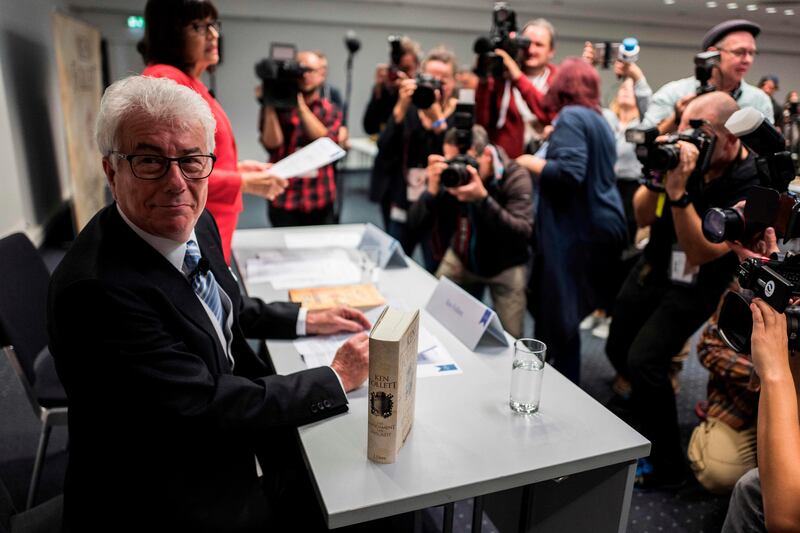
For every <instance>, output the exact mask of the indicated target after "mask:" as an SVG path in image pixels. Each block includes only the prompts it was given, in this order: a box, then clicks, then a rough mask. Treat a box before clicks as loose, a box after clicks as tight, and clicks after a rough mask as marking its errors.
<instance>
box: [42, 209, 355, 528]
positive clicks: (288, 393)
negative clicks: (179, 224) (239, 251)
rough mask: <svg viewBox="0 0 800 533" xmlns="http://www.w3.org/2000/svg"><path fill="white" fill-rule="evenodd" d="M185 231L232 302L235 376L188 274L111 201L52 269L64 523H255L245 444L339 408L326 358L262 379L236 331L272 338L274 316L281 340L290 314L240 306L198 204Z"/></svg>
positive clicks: (256, 491)
mask: <svg viewBox="0 0 800 533" xmlns="http://www.w3.org/2000/svg"><path fill="white" fill-rule="evenodd" d="M196 234H197V240H198V243H199V245H200V250H201V252H202V254H203V256H204V257H206V258H208V260H209V261H210V264H211V270H212V272H213V273H214V276H215V277H216V279H217V280H218V282H219V283H220V285H221V286H222V288H223V289H224V290H225V291H226V292H227V293H228V296H230V298H231V301H232V303H233V309H234V310H235V312H234V317H233V318H234V319H233V328H232V329H233V331H232V333H233V344H232V352H233V354H234V360H235V367H234V368H235V370H234V371H233V372H232V371H231V367H230V364H229V363H228V361H227V359H226V357H225V355H224V353H223V351H222V348H221V346H220V343H219V341H218V339H217V336H216V334H215V333H214V329H213V327H212V325H211V323H210V320H209V318H208V315H207V314H206V312H205V310H204V308H203V306H202V304H201V303H200V301H199V300H198V299H197V297H196V296H195V294H194V292H193V290H192V288H191V286H190V285H189V283H188V281H187V279H186V278H185V277H184V276H183V275H182V274H181V273H180V272H179V271H178V270H177V269H175V268H174V267H173V266H172V265H171V264H170V263H169V262H168V261H167V260H166V259H165V258H164V257H163V256H162V255H161V254H159V253H158V252H157V251H156V250H155V249H153V248H152V247H151V246H150V245H148V244H147V243H146V242H144V241H143V240H142V239H141V238H140V237H139V236H138V235H136V234H135V233H134V232H133V231H132V230H131V229H130V228H129V227H128V226H127V224H125V222H124V221H123V220H122V218H121V217H120V215H119V213H118V212H117V207H116V205H112V206H110V207H107V208H105V209H103V210H102V211H100V213H98V214H97V215H96V216H95V217H94V218H93V219H92V220H91V221H90V222H89V224H88V225H87V226H86V228H84V230H83V231H82V232H81V233H80V235H78V237H77V239H76V240H75V243H74V244H73V246H72V248H71V249H70V251H69V252H68V253H67V255H66V257H65V258H64V260H63V261H62V263H61V264H60V265H59V267H58V269H57V270H56V271H55V273H54V274H53V278H52V282H51V287H50V297H49V330H50V348H51V351H52V353H53V356H54V358H55V361H56V365H57V368H58V373H59V376H60V377H61V380H62V381H63V383H64V387H65V389H66V391H67V396H68V398H69V435H70V450H69V465H68V471H67V479H66V484H65V523H66V524H67V526H68V527H69V528H70V529H71V530H72V531H95V530H105V531H122V530H126V531H127V530H140V531H144V530H153V529H157V530H172V531H244V530H248V531H249V530H254V529H258V530H261V531H266V530H268V526H267V525H268V524H269V522H270V520H271V511H270V509H269V504H268V498H267V497H265V495H264V492H263V490H262V488H261V485H260V483H259V480H258V478H257V477H256V472H255V460H254V452H255V451H256V450H258V449H261V448H262V447H263V446H269V445H270V443H271V442H274V441H275V440H279V439H280V438H282V437H281V435H283V436H284V437H285V434H286V432H287V428H292V427H295V426H298V425H301V424H305V423H308V422H313V421H317V420H321V419H323V418H326V417H328V416H331V415H333V414H337V413H342V412H344V411H346V410H347V400H346V397H345V396H344V394H343V393H342V389H341V386H340V385H339V382H338V380H337V378H336V375H335V374H334V372H333V371H332V370H331V369H330V368H318V369H312V370H307V371H303V372H298V373H296V374H292V375H288V376H275V375H272V376H267V375H266V374H267V373H268V371H267V368H266V366H265V364H264V362H263V361H261V360H260V359H259V358H258V357H257V356H256V355H255V354H254V353H253V352H252V350H251V349H250V348H249V346H248V344H247V342H246V340H245V333H247V334H248V335H251V336H265V335H268V334H270V333H272V334H274V333H275V332H276V327H275V324H276V323H277V324H278V327H277V330H282V332H283V333H284V336H290V335H291V334H292V332H293V330H294V321H295V319H296V316H297V310H296V308H293V307H288V308H285V309H282V310H280V309H279V310H277V311H276V310H275V308H269V307H268V306H267V305H266V304H264V303H263V302H260V301H249V302H247V303H245V302H243V301H242V297H241V296H240V293H239V289H238V286H237V285H236V282H235V280H234V279H233V277H232V276H231V275H230V272H229V270H228V268H227V266H226V265H225V261H224V259H223V256H222V252H221V248H220V239H219V234H218V232H217V229H216V225H215V224H214V221H213V219H212V218H211V216H210V215H209V214H208V213H207V212H206V213H204V214H203V215H202V217H201V218H200V220H199V222H198V224H197V227H196ZM265 317H267V318H265ZM278 317H282V318H280V319H278V320H277V322H276V321H275V319H276V318H278ZM278 332H281V331H278ZM262 467H264V469H265V473H266V474H269V471H270V468H272V467H275V465H274V464H273V465H270V464H267V465H265V464H263V463H262ZM265 527H266V528H267V529H265Z"/></svg>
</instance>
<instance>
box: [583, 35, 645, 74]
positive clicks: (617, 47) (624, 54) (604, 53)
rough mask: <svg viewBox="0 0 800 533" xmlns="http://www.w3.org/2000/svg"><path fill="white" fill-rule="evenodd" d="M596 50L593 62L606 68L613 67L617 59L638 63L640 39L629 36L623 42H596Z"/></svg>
mask: <svg viewBox="0 0 800 533" xmlns="http://www.w3.org/2000/svg"><path fill="white" fill-rule="evenodd" d="M594 50H595V54H594V62H593V64H594V65H595V66H600V67H602V68H604V69H609V68H611V65H613V64H614V61H617V60H619V61H623V62H625V63H636V62H637V61H638V60H639V51H640V48H639V41H638V40H636V39H635V38H634V37H627V38H625V39H623V40H622V42H621V43H612V42H609V41H605V42H602V43H594Z"/></svg>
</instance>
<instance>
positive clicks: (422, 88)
mask: <svg viewBox="0 0 800 533" xmlns="http://www.w3.org/2000/svg"><path fill="white" fill-rule="evenodd" d="M435 101H436V93H435V92H434V89H433V87H430V86H428V85H419V86H417V88H416V90H415V91H414V94H413V95H411V102H412V103H413V104H414V105H415V106H417V108H418V109H428V108H429V107H430V106H432V105H433V102H435Z"/></svg>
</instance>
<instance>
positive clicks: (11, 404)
mask: <svg viewBox="0 0 800 533" xmlns="http://www.w3.org/2000/svg"><path fill="white" fill-rule="evenodd" d="M367 183H368V175H367V173H365V172H356V173H346V174H345V175H344V176H343V184H344V189H345V194H344V205H343V209H342V213H341V221H342V222H343V223H349V222H372V223H374V224H376V225H378V226H381V217H380V211H379V209H378V206H377V205H375V204H372V203H370V202H369V201H368V200H367V191H366V187H367ZM268 225H269V223H268V221H267V217H266V210H265V205H264V201H263V200H260V199H258V198H254V197H249V196H247V195H246V196H245V212H244V213H243V214H242V217H241V219H240V223H239V227H242V228H252V227H264V226H268ZM61 254H63V250H58V249H55V250H53V249H48V250H43V255H44V257H45V260H46V262H47V263H48V264H49V265H51V266H53V265H55V264H56V263H57V261H58V258H59V257H60V255H61ZM415 257H416V258H417V259H419V257H417V256H415ZM526 332H528V333H531V332H532V323H531V321H530V319H528V321H527V324H526ZM582 341H583V345H582V346H583V347H582V354H583V363H582V370H581V372H582V376H583V380H584V381H583V388H584V389H585V390H586V391H587V392H588V393H589V394H590V395H592V396H593V397H594V398H596V399H597V400H598V401H600V402H605V401H606V400H607V399H608V398H609V397H610V395H611V390H610V383H611V380H612V378H613V370H612V368H611V366H610V365H609V364H608V362H607V360H606V357H605V353H604V344H605V343H604V341H603V340H601V339H597V338H595V337H592V335H591V334H590V333H588V332H584V333H583V339H582ZM706 380H707V373H706V371H705V369H703V368H702V367H701V366H700V364H699V363H698V362H697V358H696V354H695V351H694V347H693V348H692V353H691V355H690V357H689V360H688V361H687V362H686V364H685V366H684V369H683V371H682V373H681V375H680V382H681V390H680V393H679V394H678V412H679V418H680V426H681V433H682V435H683V438H684V443H685V444H686V443H688V440H689V435H690V434H691V431H692V429H693V428H694V426H695V425H696V424H697V418H696V416H695V414H694V405H695V403H696V402H697V401H698V400H700V399H703V398H704V397H705V387H706ZM38 431H39V424H38V421H37V420H36V418H35V417H34V415H33V411H32V410H31V409H30V407H29V405H28V404H27V400H26V398H25V396H24V393H23V391H22V389H21V387H20V386H19V384H18V383H17V382H16V379H15V377H14V375H13V372H12V370H11V368H10V367H9V365H8V364H7V362H6V361H5V359H4V358H0V478H2V479H3V481H4V482H5V484H6V485H7V486H8V488H9V492H10V493H11V495H12V497H13V499H14V501H15V502H17V503H18V504H20V505H21V504H22V503H23V502H24V498H25V492H26V490H27V486H28V480H29V477H30V471H31V468H32V463H33V455H34V452H35V450H36V444H37V439H38ZM66 441H67V439H66V430H65V429H64V428H56V429H55V430H54V431H53V435H52V437H51V441H50V446H49V449H48V457H47V461H46V463H45V468H44V472H43V477H42V484H41V490H40V493H39V501H43V500H44V499H47V498H49V497H51V496H54V495H56V494H58V493H59V492H60V491H61V490H62V487H63V477H64V472H65V470H66V458H67V451H66ZM727 505H728V498H727V497H718V496H714V495H711V494H709V493H708V492H706V491H705V490H703V489H702V488H701V487H700V486H699V485H697V484H696V483H692V484H690V485H688V486H687V487H685V488H683V489H682V490H680V491H678V492H677V493H670V492H659V491H654V492H643V491H639V490H635V491H634V494H633V501H632V504H631V513H630V519H629V525H628V531H630V532H631V533H647V532H662V531H663V532H691V533H699V532H716V531H719V529H720V527H721V525H722V522H723V519H724V517H725V512H726V509H727ZM471 517H472V502H471V501H464V502H458V503H457V504H456V509H455V517H454V518H455V520H454V531H469V529H470V522H471ZM441 521H442V510H441V508H435V509H430V510H428V511H427V512H426V514H425V517H424V520H423V525H424V529H425V530H433V529H434V528H437V527H440V526H441ZM483 531H487V532H493V531H496V529H495V528H494V526H493V525H492V524H491V522H490V521H489V520H488V519H487V518H485V519H484V526H483Z"/></svg>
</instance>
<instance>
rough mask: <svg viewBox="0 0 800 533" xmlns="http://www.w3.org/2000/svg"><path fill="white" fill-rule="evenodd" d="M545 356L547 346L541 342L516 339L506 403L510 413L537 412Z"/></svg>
mask: <svg viewBox="0 0 800 533" xmlns="http://www.w3.org/2000/svg"><path fill="white" fill-rule="evenodd" d="M546 354H547V346H546V345H545V343H543V342H542V341H539V340H536V339H518V340H517V342H515V343H514V360H513V362H512V364H511V392H510V394H509V401H508V405H509V406H510V407H511V410H512V411H515V412H517V413H524V414H531V413H535V412H537V411H538V410H539V399H540V398H541V395H542V375H543V374H544V361H545V356H546Z"/></svg>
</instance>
